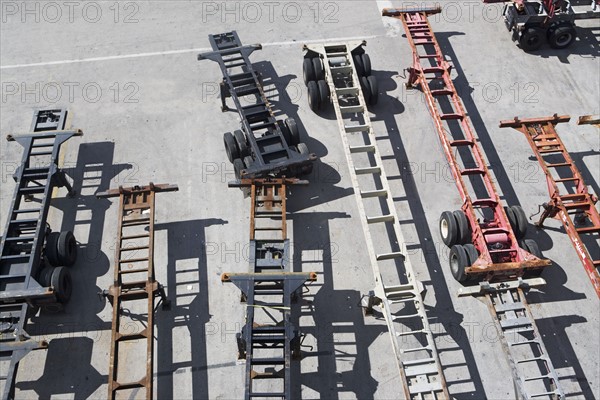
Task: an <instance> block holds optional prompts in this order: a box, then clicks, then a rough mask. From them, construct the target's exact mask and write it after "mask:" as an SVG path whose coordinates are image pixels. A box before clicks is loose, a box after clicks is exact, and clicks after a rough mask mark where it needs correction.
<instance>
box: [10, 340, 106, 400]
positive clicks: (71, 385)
mask: <svg viewBox="0 0 600 400" xmlns="http://www.w3.org/2000/svg"><path fill="white" fill-rule="evenodd" d="M93 348H94V339H92V338H89V337H67V338H57V339H53V340H52V341H51V342H50V344H49V346H48V351H47V354H46V364H45V365H44V372H43V373H42V376H41V377H40V378H39V379H38V380H37V381H30V382H19V383H17V385H16V386H17V388H18V389H20V390H27V391H29V390H32V391H35V393H36V394H37V396H38V398H39V399H51V398H53V397H56V396H59V395H63V396H64V395H72V396H73V398H75V399H88V398H91V397H92V396H93V395H94V394H95V392H96V390H97V389H98V388H99V387H100V386H102V385H104V384H105V383H106V381H107V380H108V376H106V375H102V374H100V373H99V372H98V370H96V368H94V367H93V366H92V352H93ZM73 367H75V368H73ZM75 370H76V371H77V377H75V376H74V375H73V374H74V371H75Z"/></svg>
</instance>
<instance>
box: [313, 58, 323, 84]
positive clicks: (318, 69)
mask: <svg viewBox="0 0 600 400" xmlns="http://www.w3.org/2000/svg"><path fill="white" fill-rule="evenodd" d="M312 64H313V70H314V71H315V79H314V80H315V81H317V82H318V81H320V80H322V79H325V70H324V69H323V61H321V59H320V58H319V57H315V58H313V59H312Z"/></svg>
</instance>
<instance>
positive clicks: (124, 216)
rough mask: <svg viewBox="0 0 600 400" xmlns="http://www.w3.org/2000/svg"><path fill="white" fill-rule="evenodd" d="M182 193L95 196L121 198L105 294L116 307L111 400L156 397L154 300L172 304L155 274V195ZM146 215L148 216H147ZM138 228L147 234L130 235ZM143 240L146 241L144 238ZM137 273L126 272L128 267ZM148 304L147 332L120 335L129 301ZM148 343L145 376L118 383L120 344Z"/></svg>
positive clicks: (150, 188) (128, 191)
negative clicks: (137, 391)
mask: <svg viewBox="0 0 600 400" xmlns="http://www.w3.org/2000/svg"><path fill="white" fill-rule="evenodd" d="M177 190H179V189H178V187H177V185H169V184H158V185H155V184H153V183H150V184H149V185H147V186H143V187H139V186H134V187H130V188H123V187H119V188H118V189H112V190H108V191H106V192H101V193H98V194H97V195H96V197H98V198H109V197H119V223H118V230H117V249H116V253H115V266H114V283H113V285H112V286H111V287H110V288H109V289H108V291H105V292H103V294H104V295H105V296H106V297H108V299H109V300H110V301H111V303H112V306H113V314H112V333H111V350H110V364H109V373H108V398H109V399H111V400H112V399H115V398H116V396H117V391H119V390H126V389H133V388H145V390H146V399H148V400H150V399H152V396H153V374H152V371H153V362H154V300H155V297H156V295H157V294H158V295H159V296H160V298H161V302H162V306H163V309H164V308H167V307H168V306H169V303H170V301H169V300H168V299H167V296H166V293H165V291H164V288H163V286H162V285H160V284H159V283H158V282H157V281H156V279H155V274H154V211H155V195H156V193H158V192H173V191H177ZM144 214H146V216H144ZM134 226H135V227H137V228H136V229H137V230H140V229H143V230H144V231H145V232H147V234H137V235H129V236H128V234H127V231H128V228H131V227H134ZM142 236H143V237H142ZM135 239H137V240H139V241H142V242H143V243H140V242H139V241H138V242H136V244H135V245H134V246H129V245H127V244H126V242H127V241H128V240H135ZM137 251H147V252H148V253H147V254H148V255H147V257H138V258H133V257H135V253H132V252H137ZM127 262H129V263H134V264H129V266H130V267H131V266H132V265H135V268H134V269H131V268H129V269H126V268H125V263H127ZM129 273H134V275H137V274H143V273H146V280H129V279H127V274H129ZM144 299H146V300H147V304H148V309H147V315H148V320H147V324H146V328H145V329H144V330H143V331H141V332H136V333H122V332H120V331H119V328H120V322H121V317H122V306H123V303H125V302H127V301H136V300H144ZM140 339H145V340H146V363H145V367H146V368H145V370H146V373H145V375H144V377H143V378H141V379H139V380H138V381H130V382H125V383H123V382H119V381H118V379H119V377H121V374H120V373H119V372H120V370H119V347H120V344H121V343H125V342H127V341H131V340H140Z"/></svg>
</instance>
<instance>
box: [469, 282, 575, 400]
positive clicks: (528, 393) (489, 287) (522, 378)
mask: <svg viewBox="0 0 600 400" xmlns="http://www.w3.org/2000/svg"><path fill="white" fill-rule="evenodd" d="M545 284H546V281H545V280H544V279H543V278H532V279H522V278H518V279H517V280H512V281H507V282H497V283H489V282H481V283H480V284H479V286H471V287H466V288H463V289H461V290H460V291H459V296H467V295H472V296H482V297H483V302H484V303H485V304H486V305H487V307H488V310H489V311H490V314H491V315H492V319H493V321H494V324H495V325H496V330H497V332H498V337H499V339H500V344H501V345H502V350H503V351H504V353H505V354H506V356H507V361H508V365H509V368H510V372H511V375H512V378H513V383H514V388H515V394H516V398H517V399H524V400H533V399H538V398H542V397H543V398H551V399H555V400H560V399H564V398H565V394H564V392H563V390H562V387H561V385H560V382H559V380H558V375H557V373H556V370H555V369H554V367H553V365H552V360H550V357H549V356H548V351H547V350H546V346H545V345H544V342H543V340H542V337H541V335H540V332H539V331H538V328H537V326H536V324H535V318H534V317H533V314H532V312H531V309H530V307H529V304H528V303H527V299H526V298H525V293H526V292H527V291H528V290H529V289H530V288H533V287H537V286H543V285H545ZM534 385H535V386H534ZM532 392H534V393H532Z"/></svg>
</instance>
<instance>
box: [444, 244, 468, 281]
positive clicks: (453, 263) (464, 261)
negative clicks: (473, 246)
mask: <svg viewBox="0 0 600 400" xmlns="http://www.w3.org/2000/svg"><path fill="white" fill-rule="evenodd" d="M449 264H450V272H451V273H452V276H453V277H454V279H456V280H457V281H458V282H464V281H466V280H467V275H466V274H465V268H467V267H468V266H469V265H468V264H469V259H468V256H467V252H466V250H465V248H464V247H463V246H462V245H460V244H455V245H454V246H452V248H451V249H450V263H449Z"/></svg>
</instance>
